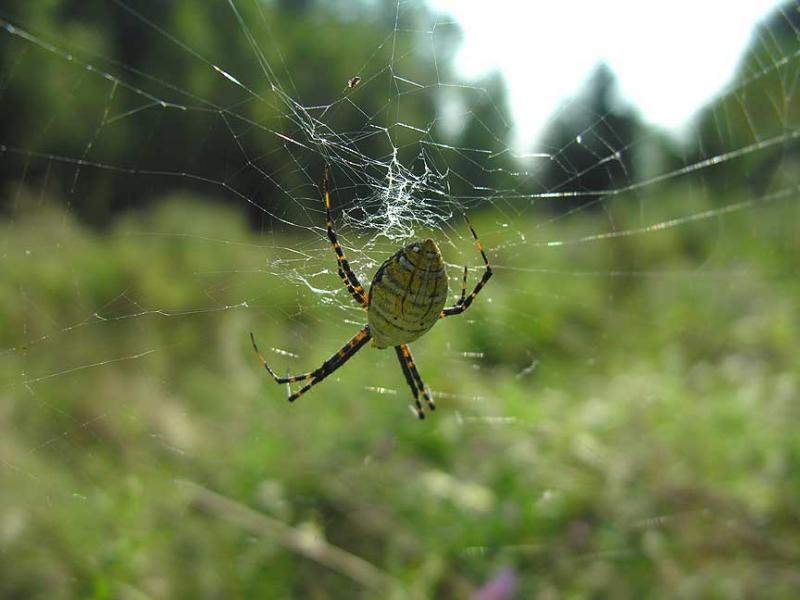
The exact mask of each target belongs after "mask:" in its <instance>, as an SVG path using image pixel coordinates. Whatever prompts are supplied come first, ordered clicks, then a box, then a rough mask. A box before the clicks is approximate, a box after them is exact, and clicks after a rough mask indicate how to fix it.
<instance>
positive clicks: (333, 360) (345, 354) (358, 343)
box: [250, 325, 372, 402]
mask: <svg viewBox="0 0 800 600" xmlns="http://www.w3.org/2000/svg"><path fill="white" fill-rule="evenodd" d="M371 337H372V334H371V333H370V331H369V325H365V326H364V328H363V329H362V330H361V331H359V332H358V333H357V334H356V335H354V336H353V337H352V339H351V340H350V341H349V342H347V343H346V344H345V345H344V346H342V349H341V350H339V351H338V352H337V353H336V354H334V355H333V356H331V357H330V358H329V359H328V360H326V361H325V362H324V363H322V366H320V367H319V368H318V369H315V370H313V371H309V372H308V373H301V374H300V375H287V376H285V377H281V376H279V375H278V374H277V373H275V371H273V370H272V369H271V368H270V366H269V365H268V364H267V361H266V359H265V358H264V355H263V354H261V352H260V351H259V349H258V346H256V338H255V336H254V335H253V334H252V333H251V334H250V341H252V342H253V349H254V350H255V351H256V355H257V356H258V360H260V361H261V364H262V365H263V366H264V368H265V369H266V370H267V373H269V374H270V376H271V377H272V378H273V379H274V380H275V381H276V382H277V383H285V384H286V389H287V396H288V398H289V402H294V401H295V400H297V399H298V398H299V397H300V396H302V395H303V394H305V393H306V392H307V391H308V390H310V389H311V388H312V387H314V386H315V385H317V384H318V383H319V382H320V381H322V380H323V379H325V378H326V377H327V376H328V375H330V374H331V373H333V372H334V371H335V370H336V369H338V368H339V367H341V366H342V365H343V364H344V363H346V362H347V361H348V360H350V359H351V358H352V357H353V355H354V354H355V353H356V352H358V351H359V350H361V348H363V347H364V344H366V343H367V342H368V341H369V340H370V338H371ZM309 379H310V380H311V381H310V382H308V383H307V384H306V385H304V386H303V387H301V388H300V389H299V390H297V391H296V392H292V389H291V387H290V386H289V384H291V383H294V382H296V381H307V380H309Z"/></svg>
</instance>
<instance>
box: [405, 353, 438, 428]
mask: <svg viewBox="0 0 800 600" xmlns="http://www.w3.org/2000/svg"><path fill="white" fill-rule="evenodd" d="M395 352H397V358H399V359H400V364H401V365H402V367H403V373H404V374H405V376H406V381H407V382H408V385H409V387H411V391H412V392H414V400H416V403H417V416H418V417H419V418H420V419H423V418H424V415H423V413H422V405H421V403H420V401H419V394H420V392H421V393H422V397H423V398H425V402H426V403H427V404H428V408H430V409H431V410H436V404H435V403H434V401H433V398H432V397H431V394H430V392H429V391H428V388H427V387H426V386H425V384H424V383H422V377H421V376H420V374H419V371H418V370H417V365H416V363H415V362H414V356H413V355H412V354H411V348H409V347H408V344H400V345H399V346H395ZM409 376H410V377H411V379H409ZM412 383H413V385H412Z"/></svg>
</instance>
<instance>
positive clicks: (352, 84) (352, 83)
mask: <svg viewBox="0 0 800 600" xmlns="http://www.w3.org/2000/svg"><path fill="white" fill-rule="evenodd" d="M359 83H361V77H359V76H358V75H356V76H355V77H351V78H350V79H348V80H347V87H348V89H351V90H352V89H353V88H354V87H356V86H357V85H358V84H359Z"/></svg>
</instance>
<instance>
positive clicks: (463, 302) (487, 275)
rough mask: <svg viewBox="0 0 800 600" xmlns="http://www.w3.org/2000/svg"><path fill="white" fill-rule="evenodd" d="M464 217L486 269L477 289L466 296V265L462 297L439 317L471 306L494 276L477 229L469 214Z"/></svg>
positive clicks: (459, 312)
mask: <svg viewBox="0 0 800 600" xmlns="http://www.w3.org/2000/svg"><path fill="white" fill-rule="evenodd" d="M464 219H465V220H466V221H467V226H469V230H470V232H472V238H473V239H474V240H475V246H476V247H477V248H478V250H479V251H480V253H481V257H482V258H483V264H484V267H486V270H485V271H484V272H483V277H481V279H480V281H478V283H477V284H476V285H475V289H474V290H472V293H470V295H469V296H467V297H466V298H464V290H465V289H466V283H467V268H466V267H464V280H463V282H462V284H461V298H459V300H458V302H456V304H455V306H449V307H447V308H445V309H444V310H442V312H441V313H440V314H439V318H440V319H443V318H444V317H450V316H453V315H459V314H461V313H462V312H464V311H465V310H467V309H468V308H469V305H470V304H472V301H473V300H474V299H475V296H477V295H478V293H479V292H480V291H481V290H482V289H483V286H485V285H486V282H487V281H489V280H490V279H491V278H492V267H491V265H490V264H489V259H488V258H487V257H486V252H485V251H484V249H483V244H481V241H480V240H479V239H478V234H477V233H475V229H473V227H472V223H470V222H469V219H468V218H467V215H464Z"/></svg>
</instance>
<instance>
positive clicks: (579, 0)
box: [429, 0, 780, 143]
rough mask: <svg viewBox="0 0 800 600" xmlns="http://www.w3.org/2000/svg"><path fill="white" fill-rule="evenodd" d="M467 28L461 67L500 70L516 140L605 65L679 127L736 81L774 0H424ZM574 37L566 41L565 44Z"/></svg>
mask: <svg viewBox="0 0 800 600" xmlns="http://www.w3.org/2000/svg"><path fill="white" fill-rule="evenodd" d="M429 2H430V5H431V6H432V7H433V8H434V9H435V10H437V11H439V12H442V13H445V14H449V15H451V16H452V17H455V20H456V21H457V22H458V23H459V24H460V26H461V28H462V29H463V31H464V41H463V45H462V47H461V50H460V52H459V54H458V55H457V65H458V67H459V69H460V70H461V72H462V74H463V75H465V76H467V77H470V78H473V77H478V76H480V75H481V74H484V73H486V71H487V70H490V69H493V68H499V69H500V70H501V71H502V72H503V74H504V75H505V78H506V80H507V82H508V86H509V94H510V98H509V100H510V102H511V108H512V110H513V114H514V117H515V120H516V123H517V127H518V136H519V139H518V142H522V143H524V141H525V140H531V138H533V137H534V136H536V134H537V133H538V132H539V131H540V130H541V128H542V127H543V125H544V124H545V123H546V121H547V119H548V118H549V117H551V116H552V115H553V113H554V112H555V111H556V109H557V108H558V106H559V105H560V104H561V103H562V102H563V101H564V100H565V99H566V98H568V97H569V96H570V95H572V94H574V93H575V92H576V91H577V90H578V89H579V88H580V86H581V84H582V83H583V82H584V80H585V79H586V77H587V76H588V75H589V74H590V72H591V71H592V70H593V68H594V67H595V66H596V65H597V64H598V63H599V62H601V61H603V62H605V63H606V64H608V65H609V66H610V67H611V69H612V70H613V71H614V73H615V74H616V76H617V78H618V85H619V91H620V92H621V94H622V96H623V98H624V100H626V101H627V102H630V103H631V104H633V105H634V106H636V107H637V108H638V110H639V111H640V113H641V115H642V116H643V117H644V118H645V120H647V121H649V122H651V123H653V124H657V125H660V126H663V127H665V128H679V127H680V126H681V125H684V124H685V123H686V122H687V120H688V119H689V118H690V117H691V116H692V114H693V113H694V112H695V111H696V110H697V109H699V108H700V107H701V106H702V105H703V104H704V103H705V102H706V101H707V100H709V99H710V97H711V96H713V95H714V94H715V93H716V92H718V91H719V90H720V88H721V87H723V86H724V85H725V84H726V83H727V82H728V81H729V80H730V77H731V76H732V75H733V72H734V69H735V68H736V65H737V63H738V60H739V59H740V57H741V56H742V53H743V51H744V50H745V48H746V47H747V44H748V41H749V40H750V36H751V34H752V31H753V26H754V25H755V23H756V22H757V21H758V20H759V19H760V18H761V17H763V16H765V15H766V14H767V13H768V11H769V10H770V9H771V8H773V7H775V6H777V5H779V4H780V2H778V1H777V0H670V1H669V2H663V1H660V2H656V1H655V0H638V1H637V0H602V1H601V0H573V1H568V0H553V1H549V2H542V1H537V0H490V1H487V0H429ZM565 38H570V39H565Z"/></svg>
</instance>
